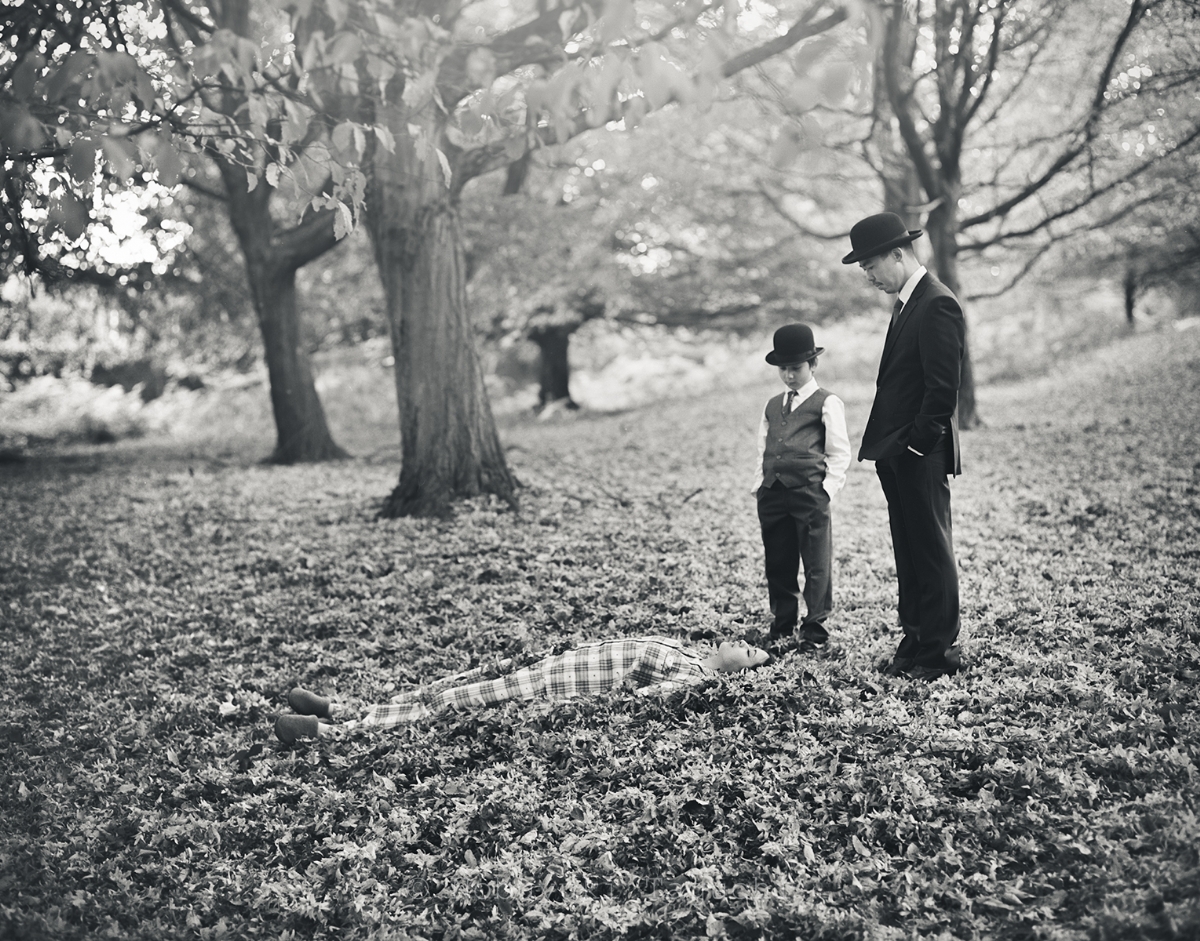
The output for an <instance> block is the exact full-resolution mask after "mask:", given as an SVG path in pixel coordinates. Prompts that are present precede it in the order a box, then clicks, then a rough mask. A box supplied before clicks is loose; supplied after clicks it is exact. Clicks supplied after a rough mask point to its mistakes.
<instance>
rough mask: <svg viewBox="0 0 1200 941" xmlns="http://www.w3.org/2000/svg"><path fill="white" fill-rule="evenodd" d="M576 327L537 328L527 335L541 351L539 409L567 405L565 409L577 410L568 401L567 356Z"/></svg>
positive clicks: (567, 325) (556, 325)
mask: <svg viewBox="0 0 1200 941" xmlns="http://www.w3.org/2000/svg"><path fill="white" fill-rule="evenodd" d="M578 326H579V325H578V324H554V325H552V326H546V327H538V328H537V329H534V330H531V331H530V332H529V339H531V340H532V341H533V342H534V343H536V344H537V346H538V349H539V350H540V351H541V362H540V365H539V369H538V383H539V389H538V405H539V406H540V407H543V408H544V407H545V406H547V405H549V404H551V403H552V402H559V401H561V400H563V399H566V401H567V408H579V405H578V404H576V402H575V400H574V399H572V398H571V388H570V386H571V363H570V360H569V358H568V356H567V352H568V349H569V346H570V343H571V334H572V333H574V332H575V330H576V329H577V328H578Z"/></svg>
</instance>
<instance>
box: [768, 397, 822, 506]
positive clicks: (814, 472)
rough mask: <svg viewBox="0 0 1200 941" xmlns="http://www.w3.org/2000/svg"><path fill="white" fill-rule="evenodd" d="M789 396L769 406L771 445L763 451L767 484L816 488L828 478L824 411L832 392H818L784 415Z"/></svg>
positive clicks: (774, 399) (772, 402) (772, 400)
mask: <svg viewBox="0 0 1200 941" xmlns="http://www.w3.org/2000/svg"><path fill="white" fill-rule="evenodd" d="M785 396H786V393H783V392H781V393H779V395H777V396H775V397H774V398H773V399H771V401H769V402H768V403H767V409H766V415H767V446H766V449H765V450H764V451H763V483H762V485H763V486H764V487H771V486H773V485H774V484H775V482H776V481H778V482H779V483H781V484H783V486H785V487H812V486H816V485H817V484H820V483H821V481H823V480H824V479H825V422H823V421H822V420H821V409H822V406H824V404H825V399H826V398H828V396H829V393H828V392H826V391H825V390H824V389H818V390H817V391H816V392H814V393H813V394H812V395H810V396H809V397H808V398H807V399H805V400H804V401H803V402H801V403H800V404H799V405H797V406H796V407H795V408H793V409H792V410H791V411H790V412H789V413H788V414H786V415H785V414H784V413H783V403H784V398H785Z"/></svg>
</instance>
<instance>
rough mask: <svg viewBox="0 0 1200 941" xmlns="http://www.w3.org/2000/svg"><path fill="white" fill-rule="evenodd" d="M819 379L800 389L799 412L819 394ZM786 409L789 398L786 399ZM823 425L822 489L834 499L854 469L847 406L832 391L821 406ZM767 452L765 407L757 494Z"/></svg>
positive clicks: (795, 403) (760, 431)
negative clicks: (823, 463)
mask: <svg viewBox="0 0 1200 941" xmlns="http://www.w3.org/2000/svg"><path fill="white" fill-rule="evenodd" d="M817 388H818V386H817V380H816V379H810V380H808V382H806V383H805V384H804V385H802V386H801V387H800V388H799V389H797V390H796V395H795V396H794V397H793V399H792V408H793V409H795V408H796V407H797V406H798V405H799V404H800V403H801V402H806V401H807V400H808V399H809V398H810V397H811V396H812V394H813V393H814V392H816V391H817ZM784 407H785V408H786V407H787V399H786V398H784ZM821 422H822V424H824V425H825V480H824V481H822V486H824V487H825V492H826V493H827V494H829V499H831V500H832V499H833V498H834V497H835V496H836V495H837V492H838V491H839V490H841V489H842V487H844V486H845V484H846V470H847V469H848V468H849V467H850V435H849V434H847V433H846V406H845V404H844V403H843V402H842V400H841V399H839V398H838V397H837V396H836V395H834V394H833V393H832V392H831V393H829V395H827V396H825V401H824V403H822V405H821ZM766 453H767V409H766V406H764V407H763V413H762V418H761V419H760V420H759V423H758V469H757V473H756V474H755V477H754V480H755V484H754V488H753V490H752V491H751V492H752V493H757V492H758V488H759V487H761V486H762V485H763V457H764V456H765V455H766Z"/></svg>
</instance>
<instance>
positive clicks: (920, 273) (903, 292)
mask: <svg viewBox="0 0 1200 941" xmlns="http://www.w3.org/2000/svg"><path fill="white" fill-rule="evenodd" d="M925 273H926V268H925V266H924V265H921V267H920V268H918V269H917V270H916V271H914V272H913V273H912V276H911V277H910V278H909V279H908V280H907V281H905V282H904V287H902V288H901V289H900V293H899V294H897V295H896V296H897V297H898V298H900V302H901V303H903V304H907V303H908V299H909V298H910V297H912V292H913V291H915V290H916V289H917V282H918V281H920V280H921V279H922V278H923V277H925Z"/></svg>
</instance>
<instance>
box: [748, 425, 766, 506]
mask: <svg viewBox="0 0 1200 941" xmlns="http://www.w3.org/2000/svg"><path fill="white" fill-rule="evenodd" d="M766 454H767V407H766V406H765V405H764V406H763V411H762V417H761V418H759V420H758V466H757V467H756V468H755V473H754V477H753V482H754V486H753V487H752V488H751V489H750V492H751V493H758V488H759V487H761V486H762V485H763V458H764V457H765V456H766Z"/></svg>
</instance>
